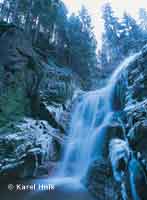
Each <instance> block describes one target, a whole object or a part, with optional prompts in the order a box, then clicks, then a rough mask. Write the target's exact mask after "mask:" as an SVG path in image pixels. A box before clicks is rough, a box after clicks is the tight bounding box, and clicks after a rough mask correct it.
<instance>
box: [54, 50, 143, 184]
mask: <svg viewBox="0 0 147 200" xmlns="http://www.w3.org/2000/svg"><path fill="white" fill-rule="evenodd" d="M138 55H139V53H138V54H134V55H132V56H130V57H128V58H126V59H125V60H124V62H123V63H122V64H121V65H119V66H118V68H117V69H116V70H115V72H114V73H113V74H112V76H111V78H110V80H109V81H108V84H107V86H106V87H105V88H102V89H99V90H97V91H92V92H88V93H87V94H85V95H83V97H82V100H81V101H80V102H78V103H77V105H76V107H75V110H74V112H73V116H72V120H71V124H70V131H69V136H70V139H69V141H68V143H67V146H66V147H65V151H64V154H63V158H62V161H61V165H60V169H59V170H58V172H57V175H58V176H61V177H76V178H78V179H79V180H80V179H81V178H83V177H84V176H85V175H86V173H87V170H88V168H89V166H90V164H91V163H92V161H93V160H94V159H95V158H96V157H97V156H101V155H102V144H103V135H104V133H105V130H104V127H106V125H107V124H108V123H110V121H111V117H112V114H113V109H112V105H111V99H112V95H113V91H114V88H115V85H116V83H117V80H118V79H119V77H120V75H121V73H122V71H123V70H124V69H125V68H126V67H127V66H128V65H129V64H130V63H131V62H133V61H134V60H135V59H136V57H137V56H138Z"/></svg>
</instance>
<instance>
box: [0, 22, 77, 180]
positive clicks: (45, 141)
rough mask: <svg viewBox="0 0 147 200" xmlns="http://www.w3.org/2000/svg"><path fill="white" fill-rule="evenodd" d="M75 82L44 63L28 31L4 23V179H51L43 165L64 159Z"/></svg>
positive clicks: (0, 132)
mask: <svg viewBox="0 0 147 200" xmlns="http://www.w3.org/2000/svg"><path fill="white" fill-rule="evenodd" d="M74 77H75V76H73V74H72V71H70V70H69V69H67V68H65V67H61V66H57V65H56V64H55V63H54V62H52V61H51V60H50V59H49V61H48V63H45V61H44V60H42V57H41V56H40V55H39V54H37V53H36V51H35V50H34V49H33V46H32V45H31V41H29V39H28V38H26V37H25V34H24V32H23V30H20V29H18V28H17V27H15V26H14V25H8V24H6V23H0V158H1V160H3V161H2V162H0V168H1V170H0V175H5V174H7V175H10V174H11V175H12V176H14V177H26V176H34V173H36V174H42V173H48V168H46V167H45V168H44V167H43V166H42V161H41V160H43V159H44V160H45V162H49V161H57V160H58V159H59V156H60V150H61V146H62V144H61V143H62V140H63V139H62V137H63V135H64V133H65V132H66V128H67V124H68V118H69V115H70V104H71V100H72V96H73V93H74V90H75V87H76V80H75V79H74ZM26 119H29V120H26ZM42 120H43V121H42ZM61 133H62V134H61ZM40 140H41V141H40ZM49 147H50V149H48V148H49ZM37 148H39V149H40V150H37ZM30 151H31V152H30ZM32 151H33V152H32ZM41 157H43V158H41ZM31 161H32V162H31ZM30 162H31V164H30V165H29V164H28V163H30ZM44 165H45V166H47V164H46V163H44ZM36 168H38V169H40V170H41V172H40V171H39V172H35V170H36ZM29 171H30V174H28V173H29ZM17 172H18V173H17Z"/></svg>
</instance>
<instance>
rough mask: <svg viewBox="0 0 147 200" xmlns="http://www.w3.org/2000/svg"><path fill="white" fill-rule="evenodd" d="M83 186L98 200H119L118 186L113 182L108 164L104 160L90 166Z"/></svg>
mask: <svg viewBox="0 0 147 200" xmlns="http://www.w3.org/2000/svg"><path fill="white" fill-rule="evenodd" d="M85 185H86V186H87V188H88V190H89V191H90V192H91V193H92V194H93V195H94V196H95V197H97V199H99V200H104V199H108V200H112V199H114V200H117V199H121V196H120V191H119V189H120V186H119V184H116V183H115V181H114V180H113V176H112V171H111V167H110V163H109V162H108V161H105V160H101V159H100V160H98V161H94V162H93V164H92V165H91V167H90V169H89V171H88V174H87V177H86V181H85Z"/></svg>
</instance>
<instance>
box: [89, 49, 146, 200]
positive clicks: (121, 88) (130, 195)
mask: <svg viewBox="0 0 147 200" xmlns="http://www.w3.org/2000/svg"><path fill="white" fill-rule="evenodd" d="M112 104H113V109H114V111H115V117H114V120H113V121H114V122H113V123H114V124H115V123H117V124H118V125H117V126H116V127H114V126H113V124H112V125H111V127H110V128H108V129H106V130H107V132H106V134H105V135H107V136H108V135H109V136H110V137H106V139H105V142H106V145H104V151H103V152H106V153H105V156H104V158H103V160H102V158H101V159H99V160H97V161H95V162H94V163H93V165H92V166H91V167H90V169H89V173H88V176H87V179H88V181H87V182H86V185H87V187H88V188H89V191H91V193H93V194H94V195H95V196H96V197H97V199H117V200H118V199H127V200H129V199H130V200H131V199H134V198H136V197H134V195H136V196H139V198H140V199H146V197H147V194H146V191H147V181H146V180H147V148H146V143H147V134H146V133H147V47H146V46H145V47H144V48H143V49H142V51H141V52H140V54H139V55H138V57H137V58H136V60H135V61H133V62H132V63H130V64H129V66H128V67H127V68H126V69H125V70H124V72H123V73H122V74H121V76H120V77H119V79H118V81H117V84H116V86H115V90H114V94H113V99H112ZM117 115H118V116H119V121H118V117H117ZM115 118H116V119H115ZM112 127H113V128H112ZM107 133H108V134H107ZM111 136H112V137H111ZM113 138H119V139H123V140H126V142H127V143H126V144H128V148H129V151H130V152H132V153H131V155H130V157H129V158H126V156H125V155H123V154H122V152H121V154H122V155H123V157H125V158H123V159H124V160H125V159H127V164H125V165H124V160H123V159H121V158H119V156H120V155H121V154H120V155H119V156H118V163H119V166H118V164H116V166H115V167H116V169H118V167H120V171H121V170H122V171H121V172H123V171H124V174H125V175H124V178H123V179H122V181H120V182H119V183H118V181H116V180H115V177H114V174H112V173H107V171H108V170H107V169H109V171H111V169H112V162H110V157H109V143H110V141H111V140H112V139H113ZM123 140H122V141H123ZM117 150H118V148H117ZM123 151H124V149H123ZM116 159H117V158H116ZM113 160H114V159H113ZM111 161H112V160H111ZM103 163H107V165H106V164H105V166H104V165H103ZM132 163H135V164H134V167H133V164H132ZM101 166H103V167H101ZM124 166H125V167H124ZM102 168H104V169H102ZM131 173H133V174H134V176H132V175H131ZM106 180H107V181H108V182H107V184H106ZM109 183H110V184H109ZM116 185H117V187H115V186H116ZM107 187H108V188H109V190H108V191H109V192H107V191H105V188H107ZM114 193H115V195H114V196H113V194H114Z"/></svg>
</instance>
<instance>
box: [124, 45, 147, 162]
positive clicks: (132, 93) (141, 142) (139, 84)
mask: <svg viewBox="0 0 147 200" xmlns="http://www.w3.org/2000/svg"><path fill="white" fill-rule="evenodd" d="M146 66H147V48H146V47H144V48H143V50H142V52H141V55H140V56H139V58H138V59H137V60H136V61H135V62H134V63H133V64H132V65H130V67H129V68H128V76H127V79H128V87H127V90H126V106H125V109H124V110H125V113H126V118H127V126H128V138H129V141H130V144H131V145H132V148H133V149H134V150H136V151H139V152H141V154H142V155H143V156H145V157H146V158H147V151H146V148H145V143H146V141H147V137H146V134H145V133H146V131H147V128H146V126H147V125H146V119H147V99H146V97H147V68H146Z"/></svg>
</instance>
